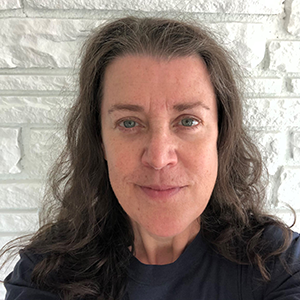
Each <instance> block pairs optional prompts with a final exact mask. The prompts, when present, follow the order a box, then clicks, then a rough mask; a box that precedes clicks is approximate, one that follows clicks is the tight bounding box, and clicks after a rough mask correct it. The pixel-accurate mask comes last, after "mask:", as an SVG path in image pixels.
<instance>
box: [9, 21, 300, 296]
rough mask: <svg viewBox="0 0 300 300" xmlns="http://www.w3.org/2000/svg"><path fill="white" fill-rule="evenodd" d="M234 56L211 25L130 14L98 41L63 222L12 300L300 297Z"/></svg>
mask: <svg viewBox="0 0 300 300" xmlns="http://www.w3.org/2000/svg"><path fill="white" fill-rule="evenodd" d="M235 69H236V67H235V66H234V64H233V61H232V60H231V58H230V56H229V54H227V53H226V51H225V50H224V49H223V48H222V47H221V46H220V45H219V44H218V43H217V42H216V41H215V40H214V39H213V38H212V35H211V34H210V33H208V32H207V30H204V29H202V28H199V27H196V26H193V25H189V24H186V23H183V22H178V21H172V20H161V19H138V18H124V19H121V20H117V21H114V22H111V23H109V24H107V25H105V26H104V27H102V28H100V29H98V30H97V31H96V32H95V33H94V34H93V36H91V38H90V39H89V40H88V42H87V44H86V46H85V52H84V55H83V60H82V64H81V69H80V82H79V83H80V88H79V96H78V99H77V101H76V103H75V104H74V106H73V107H72V109H71V112H70V117H69V123H68V128H67V145H66V148H65V150H64V152H63V155H62V157H61V160H60V162H59V163H58V164H57V165H56V167H55V169H54V170H53V172H52V177H51V180H52V197H53V199H54V201H55V203H56V205H58V210H57V213H56V214H53V211H52V214H51V215H50V211H49V217H48V219H47V223H46V225H45V226H44V227H42V228H41V229H40V230H39V231H38V232H37V234H36V235H35V236H34V237H33V238H32V240H31V242H30V243H29V245H27V246H26V247H25V248H24V250H22V251H21V259H20V261H19V262H18V264H17V265H16V267H15V270H14V272H13V273H12V274H10V275H9V276H8V277H7V278H6V280H5V284H6V288H7V290H8V292H7V297H6V299H7V300H11V299H18V300H24V299H130V300H134V299H145V300H147V299H172V300H174V299H222V300H223V299H230V300H235V299H247V300H248V299H249V300H250V299H285V300H292V299H300V283H299V282H300V280H299V279H300V278H299V270H300V264H299V255H300V254H299V253H300V241H299V236H298V234H293V233H292V232H291V231H290V230H289V228H287V227H286V225H284V224H283V223H281V222H280V221H279V220H277V219H276V218H275V217H272V216H269V215H266V214H265V213H264V212H263V209H262V202H263V193H262V190H263V187H262V184H261V169H262V163H261V158H260V155H259V153H258V151H257V149H256V147H255V146H254V144H253V143H252V142H251V140H250V138H249V137H248V135H247V133H246V132H245V131H244V129H243V126H242V107H241V95H240V92H239V88H238V86H237V82H239V78H238V77H237V74H234V72H233V70H235Z"/></svg>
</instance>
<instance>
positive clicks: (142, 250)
mask: <svg viewBox="0 0 300 300" xmlns="http://www.w3.org/2000/svg"><path fill="white" fill-rule="evenodd" d="M133 230H134V235H135V240H134V246H135V257H136V258H137V259H138V260H139V261H140V262H142V263H144V264H148V265H165V264H170V263H172V262H174V261H176V260H177V259H178V258H179V256H180V255H181V254H182V253H183V251H184V250H185V248H186V247H187V246H188V245H189V244H190V243H191V242H192V241H193V240H194V238H195V237H196V235H197V234H198V232H199V230H200V225H199V222H198V221H197V222H196V223H193V224H191V225H190V227H188V228H187V229H186V230H185V231H183V232H181V233H179V234H178V235H176V236H172V237H159V236H155V235H152V234H151V233H149V232H147V231H145V230H144V229H143V228H140V227H138V226H137V225H136V224H133Z"/></svg>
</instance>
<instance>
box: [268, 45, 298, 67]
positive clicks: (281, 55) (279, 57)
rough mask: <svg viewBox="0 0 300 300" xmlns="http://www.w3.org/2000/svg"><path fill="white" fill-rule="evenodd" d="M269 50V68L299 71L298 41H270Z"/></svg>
mask: <svg viewBox="0 0 300 300" xmlns="http://www.w3.org/2000/svg"><path fill="white" fill-rule="evenodd" d="M269 52H270V67H269V68H270V70H274V71H281V72H300V60H299V53H300V41H280V42H277V41H272V42H271V43H270V46H269Z"/></svg>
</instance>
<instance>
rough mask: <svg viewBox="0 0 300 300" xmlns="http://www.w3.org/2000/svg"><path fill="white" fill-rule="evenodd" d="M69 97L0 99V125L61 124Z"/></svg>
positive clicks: (69, 103) (70, 100)
mask: <svg viewBox="0 0 300 300" xmlns="http://www.w3.org/2000/svg"><path fill="white" fill-rule="evenodd" d="M72 100H73V99H72V98H71V97H53V96H52V97H50V96H49V97H47V96H45V97H18V96H9V97H4V96H3V97H1V98H0V123H4V124H16V123H17V124H22V123H27V124H33V123H39V124H57V123H60V122H62V119H63V117H64V115H65V113H66V110H67V109H68V108H69V107H70V105H71V102H72Z"/></svg>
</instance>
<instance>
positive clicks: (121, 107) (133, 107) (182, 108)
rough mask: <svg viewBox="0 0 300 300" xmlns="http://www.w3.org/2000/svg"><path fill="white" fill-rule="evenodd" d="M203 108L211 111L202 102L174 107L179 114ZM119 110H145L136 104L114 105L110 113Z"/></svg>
mask: <svg viewBox="0 0 300 300" xmlns="http://www.w3.org/2000/svg"><path fill="white" fill-rule="evenodd" d="M198 106H201V107H203V108H205V109H206V110H210V108H209V107H208V106H206V105H205V104H204V103H202V102H201V101H198V102H191V103H180V104H175V105H174V106H173V109H174V110H177V111H179V112H182V111H185V110H187V109H192V108H195V107H198ZM118 110H129V111H134V112H143V111H144V108H143V107H142V106H140V105H134V104H115V105H113V106H112V107H111V108H110V109H109V110H108V113H109V114H111V113H113V112H114V111H118Z"/></svg>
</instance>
